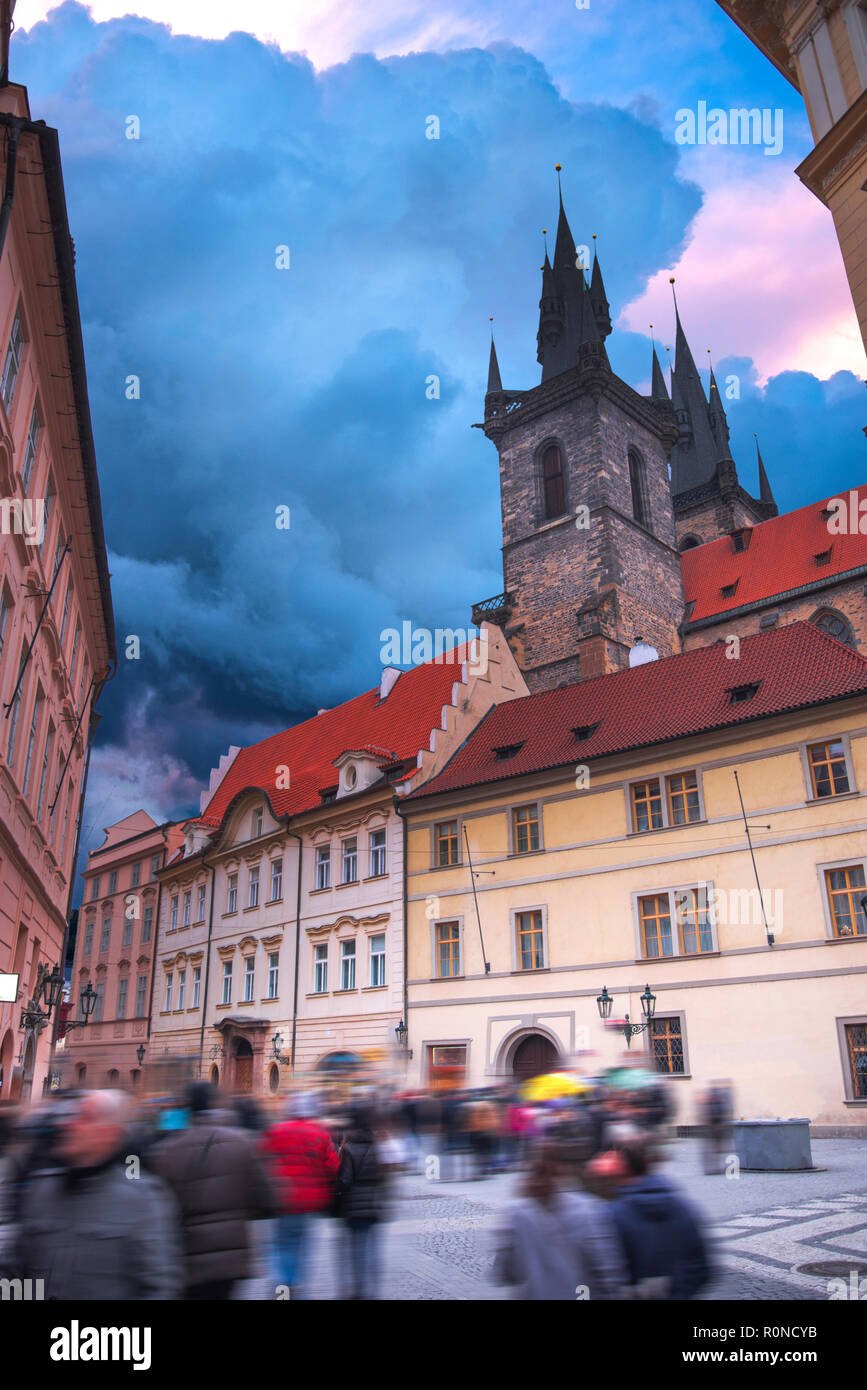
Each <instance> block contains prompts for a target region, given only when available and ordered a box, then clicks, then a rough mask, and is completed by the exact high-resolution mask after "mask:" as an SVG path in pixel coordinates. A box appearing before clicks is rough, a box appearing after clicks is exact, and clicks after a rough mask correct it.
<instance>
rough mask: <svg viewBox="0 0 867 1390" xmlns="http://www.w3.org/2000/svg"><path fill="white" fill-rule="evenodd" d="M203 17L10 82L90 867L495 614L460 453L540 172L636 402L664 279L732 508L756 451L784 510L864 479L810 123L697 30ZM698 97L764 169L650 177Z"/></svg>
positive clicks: (38, 48)
mask: <svg viewBox="0 0 867 1390" xmlns="http://www.w3.org/2000/svg"><path fill="white" fill-rule="evenodd" d="M202 8H203V7H202V6H201V5H199V6H198V9H199V10H201V9H202ZM206 8H208V13H209V15H210V19H211V23H212V31H211V32H212V33H213V37H208V38H201V37H197V36H196V35H195V34H193V33H189V32H187V33H183V32H181V31H182V30H183V28H184V27H185V21H186V27H188V29H193V28H194V27H195V19H194V14H193V12H192V11H191V12H190V14H189V15H187V14H186V12H185V10H184V9H183V7H182V6H179V5H178V6H171V5H169V4H168V3H167V4H166V5H165V6H162V7H161V6H159V5H157V4H155V5H153V6H144V7H143V9H144V10H145V11H146V12H147V13H148V14H149V15H151V16H154V17H155V18H157V19H160V18H162V19H166V18H174V19H175V20H176V29H177V32H176V33H174V34H173V33H172V32H171V31H170V30H169V29H168V28H167V27H165V25H161V24H158V23H155V22H154V20H153V18H132V17H127V18H121V19H118V18H107V17H106V16H108V15H109V14H110V10H111V7H110V5H108V4H106V5H105V6H103V7H101V8H99V7H98V8H97V9H96V10H95V13H96V15H97V16H98V21H99V22H98V21H97V20H94V19H93V18H92V17H91V16H90V15H89V14H88V11H87V10H85V9H84V8H83V7H81V6H79V5H77V4H74V3H67V4H65V5H63V6H62V7H61V8H60V9H58V10H54V11H53V12H51V14H50V15H49V17H48V19H47V21H44V20H42V19H41V17H40V16H41V11H40V9H39V7H38V6H37V5H36V4H30V5H28V3H27V2H26V0H20V3H19V5H18V7H17V10H16V21H17V24H18V30H17V32H16V34H15V36H14V39H13V50H12V76H13V79H14V80H16V81H21V82H24V83H26V85H27V86H28V88H29V93H30V101H31V108H32V111H33V115H34V117H36V118H44V119H46V120H47V121H49V122H50V123H51V124H52V125H56V126H57V127H58V128H59V130H60V134H61V148H62V152H63V160H64V178H65V183H66V190H67V198H68V203H69V214H70V224H71V227H72V231H73V235H74V237H75V242H76V251H77V267H78V279H79V295H80V300H81V307H82V318H83V325H84V336H85V347H86V352H87V362H88V376H89V385H90V397H91V408H92V412H93V419H94V431H95V437H96V443H97V455H98V461H99V468H100V479H101V486H102V494H103V506H104V513H105V522H106V533H107V537H108V543H109V548H110V552H111V555H110V559H111V569H112V572H113V591H114V600H115V608H116V616H117V627H118V634H119V642H120V649H121V661H120V669H119V672H118V675H117V677H116V678H115V680H114V681H113V682H112V684H111V685H110V686H109V687H108V688H107V690H106V692H105V694H104V696H103V700H102V704H101V708H102V709H103V710H104V714H105V719H104V723H103V726H102V728H101V730H100V734H99V740H98V746H97V750H96V753H95V755H94V762H93V770H92V779H91V791H90V793H89V796H88V805H87V808H86V818H85V819H86V826H85V844H86V845H87V844H91V843H93V842H94V839H95V838H96V839H98V838H99V835H98V830H99V828H100V827H101V826H103V825H106V824H109V823H110V821H112V820H115V819H118V818H119V817H120V816H121V815H125V814H128V813H129V812H130V811H132V810H134V809H136V808H137V807H138V806H139V805H143V806H144V807H145V809H147V810H149V811H150V812H151V814H153V815H155V816H157V817H160V816H169V815H177V814H182V813H184V812H186V811H189V810H190V809H192V808H193V807H197V804H198V789H199V787H200V786H201V785H202V783H203V781H204V779H205V778H206V777H207V773H208V770H209V768H210V767H211V766H212V765H213V764H214V763H215V762H216V761H217V759H218V757H219V755H220V753H221V752H222V751H224V749H225V748H226V747H227V746H228V745H229V744H230V743H241V744H244V743H248V742H250V741H252V740H254V739H256V738H258V737H262V736H264V735H265V734H267V733H270V732H272V731H273V730H274V729H276V728H279V727H282V726H285V725H286V724H288V723H291V722H293V721H294V720H295V719H297V718H299V717H305V716H306V715H307V714H309V713H311V712H314V711H315V710H316V708H318V707H320V706H323V705H333V704H335V703H337V702H339V701H340V700H343V699H346V698H348V697H350V696H351V695H353V694H355V693H357V692H358V691H359V690H361V689H364V688H367V687H369V686H370V685H372V684H374V683H375V681H376V680H377V678H378V669H379V660H378V658H379V649H380V633H381V631H382V630H383V629H384V628H387V627H390V626H399V625H400V623H401V622H402V621H403V620H405V619H409V620H411V621H412V622H413V623H414V624H415V625H418V626H428V627H436V626H447V627H455V626H457V627H460V626H466V625H467V624H468V623H469V621H470V608H471V605H472V603H473V601H474V600H478V599H480V598H484V597H486V596H488V595H490V594H493V593H496V592H497V591H498V590H499V589H500V588H501V587H502V579H501V570H500V552H499V546H500V534H499V529H500V522H499V495H498V483H497V464H496V453H495V451H494V449H493V447H492V446H491V445H490V444H489V443H488V442H487V441H486V440H485V439H484V437H483V436H482V434H481V432H480V431H478V430H471V429H470V425H471V424H472V423H473V422H474V421H476V420H478V419H479V418H480V415H481V412H482V399H483V393H484V388H485V375H486V370H487V351H488V332H489V322H488V319H489V315H493V316H494V319H495V327H496V335H497V345H498V351H499V355H500V363H501V367H502V370H503V378H504V383H505V385H506V386H507V387H524V386H528V385H534V384H535V383H536V382H537V381H538V373H539V368H538V365H537V363H536V361H535V347H536V345H535V333H536V327H537V319H538V298H539V263H540V259H541V247H542V238H541V228H542V227H543V226H549V225H554V224H555V222H556V182H555V177H554V173H553V166H554V164H555V162H558V161H559V162H561V163H562V164H563V166H564V175H563V179H564V185H563V186H564V197H565V200H566V205H567V209H568V212H569V216H570V220H571V222H572V227H573V231H574V232H575V235H576V240H578V241H589V240H590V236H591V234H592V233H593V232H596V233H597V234H598V245H599V247H600V256H601V260H602V265H603V269H604V272H605V277H606V284H607V289H608V297H609V299H610V301H611V305H612V314H613V316H614V318H615V320H617V319H618V316H619V319H620V322H619V324H618V327H617V328H616V329H615V333H614V334H613V335H612V338H611V339H609V344H608V345H609V350H610V354H611V357H612V362H613V364H614V366H615V369H616V370H617V371H619V372H620V373H621V374H622V375H623V376H624V377H625V378H626V379H627V380H628V381H630V382H631V383H632V384H633V385H635V386H636V387H638V388H639V389H646V384H647V379H648V373H649V346H648V331H649V330H648V329H647V323H648V322H649V321H650V319H652V320H653V322H654V324H655V325H656V330H655V331H656V332H657V335H658V340H659V341H660V344H661V346H663V347H664V346H665V345H666V343H667V342H670V341H671V338H670V334H671V332H672V322H671V320H672V313H671V303H670V294H669V289H668V277H669V274H670V273H673V272H674V273H676V274H677V277H678V295H679V302H680V306H681V313H682V316H683V318H684V322H685V325H686V328H687V332H688V333H689V334H690V337H691V339H692V341H693V347H694V350H695V356H696V358H697V359H701V362H703V361H704V359H705V356H706V354H705V348H706V347H707V346H712V348H713V353H714V361H715V364H716V368H717V373H718V376H719V375H720V373H722V374H728V373H735V374H737V376H738V377H739V379H740V382H741V396H740V399H739V400H738V401H734V402H731V403H730V409H729V420H730V424H731V427H732V444H733V450H734V454H735V458H736V460H737V461H738V463H739V466H740V469H741V475H742V479H743V481H744V482H745V484H746V485H747V486H748V487H753V486H755V473H754V463H753V460H754V445H753V438H752V435H753V431H757V432H758V434H759V437H760V440H761V445H762V452H763V455H764V459H765V463H766V465H767V468H768V471H769V473H770V475H771V479H772V483H773V485H774V487H775V490H776V494H777V498H778V501H779V503H780V506H781V508H783V509H787V508H791V507H795V506H799V505H802V504H803V503H805V502H808V501H810V500H811V499H812V498H814V497H818V496H820V495H823V494H827V493H830V492H831V491H834V490H838V489H842V488H845V487H847V486H850V485H853V484H855V483H857V482H858V481H860V479H861V478H862V477H863V465H862V450H863V447H864V439H863V434H862V432H861V426H862V425H863V424H864V422H865V412H864V399H863V391H864V387H863V383H862V381H861V380H860V376H861V375H863V354H862V352H861V348H860V342H859V339H858V335H857V329H856V327H855V325H854V316H853V313H852V310H851V303H850V299H849V295H848V290H847V287H846V283H845V276H844V274H843V269H842V263H841V261H840V256H839V250H838V248H837V244H836V240H835V237H834V233H833V227H832V225H831V222H830V217H829V215H828V214H827V212H826V211H825V210H824V209H823V208H822V207H821V205H820V204H818V202H816V200H815V199H814V198H813V197H812V195H810V194H809V193H808V192H807V191H806V190H805V189H804V188H803V186H802V185H801V184H800V182H799V181H798V179H797V177H796V176H795V174H794V173H793V169H794V167H795V165H796V164H797V163H798V162H799V161H800V159H802V158H803V157H804V155H805V154H806V153H807V152H808V150H809V148H810V140H809V131H808V128H807V123H806V119H805V116H804V112H803V107H802V104H801V101H800V98H799V97H798V94H797V93H796V92H795V91H794V90H793V89H792V88H790V87H789V85H788V84H787V83H786V82H785V81H784V80H783V79H782V78H781V77H780V76H779V75H778V74H777V73H776V72H775V71H774V69H773V68H772V67H771V66H770V65H769V64H768V63H767V62H766V61H765V60H764V59H762V58H761V56H760V55H759V54H758V53H757V52H756V51H755V50H754V49H753V47H752V45H750V44H749V43H748V42H747V40H746V39H745V38H744V37H743V35H741V34H740V32H739V31H738V30H737V29H736V28H735V26H734V25H733V24H732V23H731V22H730V21H729V20H728V19H727V18H726V17H725V15H724V14H723V13H722V12H721V11H720V10H719V9H718V7H717V6H716V5H714V4H712V3H706V4H705V3H699V0H675V3H671V4H667V5H665V6H662V5H657V4H654V5H643V4H641V3H640V2H639V0H620V3H614V2H613V0H612V2H611V3H606V4H601V3H600V4H598V5H597V4H593V5H592V6H591V8H590V9H589V10H580V11H579V10H577V9H576V8H575V7H574V5H572V6H570V5H566V4H559V5H556V6H553V7H546V8H544V9H543V10H540V9H539V8H538V6H530V5H512V6H509V5H505V6H499V5H498V6H496V7H493V6H491V7H490V8H487V7H480V8H478V9H474V8H473V7H472V6H469V7H467V6H461V10H460V13H459V12H458V11H457V10H456V11H454V12H452V11H450V10H448V8H446V9H443V10H441V11H438V14H437V17H436V23H433V21H432V20H431V18H430V15H429V14H428V11H427V8H426V7H425V6H422V5H417V6H415V5H413V4H411V3H410V4H408V5H402V6H400V7H397V6H394V7H393V8H390V7H389V6H388V5H386V6H385V7H384V8H382V9H380V8H379V7H377V12H376V14H375V15H374V14H373V13H372V12H371V11H368V9H367V8H366V7H365V8H364V9H361V8H359V10H358V11H353V10H352V9H350V10H349V11H347V10H346V9H345V7H344V8H341V9H338V7H336V6H330V5H322V6H320V7H319V8H318V9H316V10H314V11H313V13H312V15H311V14H310V13H308V12H307V11H302V9H301V7H300V6H298V7H296V6H294V5H290V6H288V7H287V8H286V12H285V14H284V13H283V11H282V10H281V21H280V22H281V23H283V22H284V21H285V26H284V29H285V31H283V30H281V32H279V33H275V32H274V30H273V29H269V28H268V27H267V24H269V23H274V22H276V21H275V18H274V16H273V15H269V13H268V7H264V8H263V7H262V6H261V5H259V4H258V3H254V4H251V6H250V8H249V15H247V14H246V13H245V20H246V22H248V23H250V25H251V27H253V28H255V27H256V26H257V24H259V29H258V34H259V36H258V37H257V36H256V35H255V34H252V33H251V34H242V33H237V32H236V33H231V34H228V36H227V37H224V36H223V34H226V33H228V28H229V27H230V25H231V23H232V21H233V19H234V16H232V18H227V19H226V21H225V28H224V29H223V30H222V31H221V30H220V27H219V25H220V17H221V15H222V13H223V7H221V6H220V5H219V4H218V5H215V6H213V7H206ZM270 8H271V10H274V9H279V8H280V7H275V6H274V5H273V4H271V6H270ZM228 13H229V12H228V10H227V14H228ZM341 15H342V16H343V23H342V24H341V22H340V18H341ZM260 20H261V23H260V22H259V21H260ZM234 22H236V23H237V19H234ZM293 25H294V28H293V27H292V26H293ZM269 36H271V37H272V38H273V39H274V40H276V42H271V43H267V42H264V41H263V40H264V39H266V38H268V37H269ZM278 44H279V46H278ZM293 45H294V47H295V48H296V49H297V48H305V49H306V50H307V56H302V55H301V54H299V53H298V52H297V51H292V50H293ZM354 48H355V49H358V50H361V51H360V52H353V49H354ZM699 101H706V102H707V103H708V104H709V105H719V106H722V107H725V108H728V107H731V106H737V105H743V104H746V105H750V106H754V105H758V106H760V107H764V106H768V107H771V108H772V109H777V108H780V109H781V110H782V111H783V115H784V123H785V141H784V147H783V150H782V153H781V154H780V155H779V156H777V157H768V156H766V155H764V154H763V152H762V150H761V149H760V148H754V147H746V148H740V147H715V148H714V149H709V148H708V147H705V148H703V149H689V148H684V147H680V146H678V145H676V144H675V143H674V125H675V112H676V111H677V110H678V109H680V108H683V107H689V106H695V104H696V103H697V102H699ZM431 114H434V115H436V116H437V117H438V118H439V123H440V138H439V140H428V139H426V138H425V126H426V118H427V117H428V116H430V115H431ZM130 116H136V117H137V118H138V120H139V122H140V139H138V140H130V139H127V138H126V137H125V129H126V124H127V118H128V117H130ZM278 246H288V248H289V268H288V269H278V268H277V267H276V265H275V259H276V248H277V247H278ZM667 335H668V336H667ZM133 374H134V375H136V376H137V377H139V378H140V382H141V396H140V399H138V400H128V399H127V398H126V395H125V382H126V380H127V378H128V377H129V376H130V375H133ZM432 374H435V375H436V376H437V377H438V378H439V381H440V395H439V398H438V399H435V400H431V399H428V396H427V394H426V390H425V385H426V381H427V379H428V378H429V377H430V376H431V375H432ZM282 505H285V506H289V507H290V509H291V527H290V529H289V530H288V531H286V530H279V529H277V528H276V526H275V524H274V519H275V509H276V508H277V507H279V506H282ZM127 634H136V635H138V636H139V637H140V639H141V651H142V655H141V659H140V660H138V661H128V660H125V659H124V656H123V651H124V639H125V637H126V635H127Z"/></svg>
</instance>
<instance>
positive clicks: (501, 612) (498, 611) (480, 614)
mask: <svg viewBox="0 0 867 1390" xmlns="http://www.w3.org/2000/svg"><path fill="white" fill-rule="evenodd" d="M512 603H513V596H512V595H511V594H494V597H493V598H484V599H482V600H481V602H479V603H474V604H473V626H474V627H481V625H482V623H495V624H496V625H497V627H502V626H503V625H504V624H505V623H507V622H508V620H509V616H510V614H511V612H512Z"/></svg>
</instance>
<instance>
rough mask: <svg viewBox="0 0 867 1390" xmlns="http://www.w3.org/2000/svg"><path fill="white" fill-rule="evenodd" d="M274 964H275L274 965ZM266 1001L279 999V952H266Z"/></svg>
mask: <svg viewBox="0 0 867 1390" xmlns="http://www.w3.org/2000/svg"><path fill="white" fill-rule="evenodd" d="M275 962H276V963H275ZM267 990H268V992H267V994H266V995H265V998H266V999H279V997H280V952H279V951H269V952H268V983H267Z"/></svg>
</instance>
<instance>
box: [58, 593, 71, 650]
mask: <svg viewBox="0 0 867 1390" xmlns="http://www.w3.org/2000/svg"><path fill="white" fill-rule="evenodd" d="M71 601H72V580H71V579H70V581H69V583H68V584H67V586H66V597H65V598H64V600H63V616H62V617H61V619H60V645H61V647H62V646H63V644H64V642H65V641H66V624H67V623H68V622H69V605H70V603H71Z"/></svg>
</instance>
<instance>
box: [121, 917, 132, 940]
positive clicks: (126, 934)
mask: <svg viewBox="0 0 867 1390" xmlns="http://www.w3.org/2000/svg"><path fill="white" fill-rule="evenodd" d="M133 926H134V921H133V918H132V917H127V915H126V913H124V916H123V939H122V942H121V944H122V945H123V946H131V945H132V931H133Z"/></svg>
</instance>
